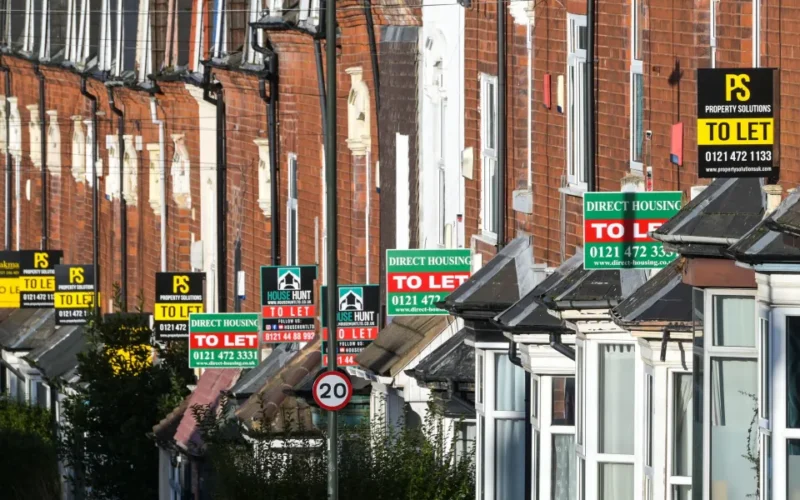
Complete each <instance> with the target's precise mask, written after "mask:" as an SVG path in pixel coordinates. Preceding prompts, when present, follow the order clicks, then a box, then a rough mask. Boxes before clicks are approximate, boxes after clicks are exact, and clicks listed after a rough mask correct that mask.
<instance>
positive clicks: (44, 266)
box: [19, 250, 64, 308]
mask: <svg viewBox="0 0 800 500" xmlns="http://www.w3.org/2000/svg"><path fill="white" fill-rule="evenodd" d="M63 256H64V252H62V251H61V250H23V251H21V252H20V253H19V263H20V278H19V294H20V300H19V306H20V307H24V308H49V307H53V306H54V304H55V298H54V297H53V293H54V292H55V291H56V266H57V265H58V264H61V259H62V257H63Z"/></svg>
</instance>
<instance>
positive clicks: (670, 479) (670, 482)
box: [666, 368, 694, 500]
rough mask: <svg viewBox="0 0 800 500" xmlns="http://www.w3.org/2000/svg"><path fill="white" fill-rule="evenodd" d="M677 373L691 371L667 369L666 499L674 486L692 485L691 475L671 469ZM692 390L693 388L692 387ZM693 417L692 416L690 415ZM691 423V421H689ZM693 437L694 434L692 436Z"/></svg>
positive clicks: (683, 373) (669, 499)
mask: <svg viewBox="0 0 800 500" xmlns="http://www.w3.org/2000/svg"><path fill="white" fill-rule="evenodd" d="M678 375H692V372H691V371H686V370H679V369H672V368H669V369H667V395H668V396H667V462H666V463H667V467H666V478H667V492H666V494H667V496H666V498H667V499H668V500H671V499H672V498H673V495H672V490H673V487H675V486H692V476H691V475H689V476H676V475H675V474H674V473H673V471H674V470H675V468H674V464H675V456H674V454H673V452H674V450H675V407H676V406H677V405H676V402H675V379H676V378H677V377H678ZM692 390H693V391H694V388H692ZM690 401H691V403H690V404H692V405H694V394H692V400H690ZM692 418H694V416H692ZM690 425H691V422H690ZM692 437H693V438H694V436H692Z"/></svg>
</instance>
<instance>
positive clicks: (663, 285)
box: [611, 259, 692, 332]
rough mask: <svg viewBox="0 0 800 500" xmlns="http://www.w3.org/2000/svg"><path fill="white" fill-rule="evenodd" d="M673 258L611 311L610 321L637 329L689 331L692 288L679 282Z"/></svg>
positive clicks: (678, 265) (678, 268)
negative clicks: (611, 319)
mask: <svg viewBox="0 0 800 500" xmlns="http://www.w3.org/2000/svg"><path fill="white" fill-rule="evenodd" d="M682 264H683V259H676V260H674V261H672V263H671V264H670V265H668V266H667V267H665V268H664V269H662V270H661V271H659V272H658V273H657V274H656V275H655V276H653V277H652V278H651V279H650V280H648V281H647V283H645V284H644V285H642V286H641V287H640V288H639V289H638V290H636V291H635V292H633V293H632V294H631V295H630V296H628V298H626V299H625V300H623V301H622V302H620V304H619V305H618V306H617V307H615V308H614V310H613V311H611V317H612V318H613V319H614V322H615V323H617V324H618V325H619V326H621V327H623V328H628V329H631V328H632V327H637V329H639V330H653V331H662V330H663V329H664V328H667V329H669V330H671V331H682V332H690V331H692V287H691V285H686V284H684V283H683V276H682V274H681V267H682Z"/></svg>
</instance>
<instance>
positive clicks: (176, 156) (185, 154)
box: [170, 134, 192, 209]
mask: <svg viewBox="0 0 800 500" xmlns="http://www.w3.org/2000/svg"><path fill="white" fill-rule="evenodd" d="M184 140H185V136H184V135H183V134H172V141H173V143H174V145H175V151H174V153H173V155H172V166H171V167H170V175H171V176H172V196H173V198H174V199H175V203H177V204H178V206H179V207H180V208H185V209H189V208H191V207H192V196H191V171H190V168H189V167H190V164H189V150H188V149H187V148H186V143H185V142H184Z"/></svg>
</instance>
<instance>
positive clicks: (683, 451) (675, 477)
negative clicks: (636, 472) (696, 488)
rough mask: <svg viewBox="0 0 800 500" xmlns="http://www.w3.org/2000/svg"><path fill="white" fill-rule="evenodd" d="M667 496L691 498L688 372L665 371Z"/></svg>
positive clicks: (690, 389)
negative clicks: (666, 400) (667, 437)
mask: <svg viewBox="0 0 800 500" xmlns="http://www.w3.org/2000/svg"><path fill="white" fill-rule="evenodd" d="M668 373H669V380H668V394H669V399H668V402H669V406H668V410H667V411H668V413H667V422H668V424H667V434H668V436H669V439H668V448H667V488H668V490H667V499H668V500H691V498H692V403H693V397H692V396H693V394H692V393H693V390H694V385H693V381H692V373H691V372H684V371H669V372H668Z"/></svg>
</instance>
